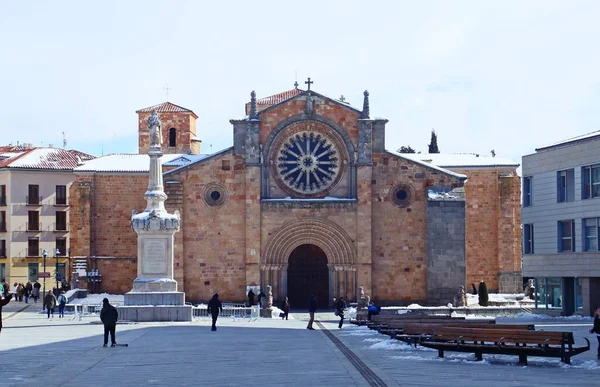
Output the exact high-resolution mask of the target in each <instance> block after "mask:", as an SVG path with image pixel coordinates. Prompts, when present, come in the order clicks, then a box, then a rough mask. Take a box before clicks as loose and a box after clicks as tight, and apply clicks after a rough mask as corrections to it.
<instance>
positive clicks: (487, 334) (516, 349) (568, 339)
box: [421, 327, 590, 365]
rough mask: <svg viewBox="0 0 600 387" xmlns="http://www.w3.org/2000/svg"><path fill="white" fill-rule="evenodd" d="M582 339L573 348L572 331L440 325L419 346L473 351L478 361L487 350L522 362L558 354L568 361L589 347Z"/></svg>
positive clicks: (557, 355) (568, 362)
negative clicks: (580, 342)
mask: <svg viewBox="0 0 600 387" xmlns="http://www.w3.org/2000/svg"><path fill="white" fill-rule="evenodd" d="M585 340H586V342H587V346H585V347H575V346H574V345H575V340H574V338H573V333H572V332H553V331H531V330H517V329H506V328H502V329H482V328H457V327H441V328H439V329H437V330H435V331H434V332H433V334H432V336H431V339H430V340H429V341H422V342H421V345H422V346H424V347H428V348H434V349H437V350H438V356H439V357H444V351H455V352H470V353H474V354H475V357H476V358H477V360H483V356H482V355H483V354H484V353H489V354H498V355H518V356H519V363H520V364H525V365H526V364H527V357H528V356H542V357H557V358H560V359H561V361H562V362H564V363H566V364H571V357H572V356H575V355H578V354H580V353H582V352H585V351H588V350H589V349H590V342H589V340H588V339H585Z"/></svg>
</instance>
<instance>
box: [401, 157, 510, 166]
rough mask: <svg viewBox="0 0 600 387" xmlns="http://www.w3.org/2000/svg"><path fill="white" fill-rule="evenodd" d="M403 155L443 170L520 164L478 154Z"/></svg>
mask: <svg viewBox="0 0 600 387" xmlns="http://www.w3.org/2000/svg"><path fill="white" fill-rule="evenodd" d="M401 155H402V156H405V157H406V158H409V159H411V160H420V161H423V162H426V163H430V164H433V165H437V166H438V167H442V168H458V167H518V166H519V163H518V162H516V161H513V160H510V159H505V158H501V157H491V156H482V155H479V154H476V153H401Z"/></svg>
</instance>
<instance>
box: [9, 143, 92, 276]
mask: <svg viewBox="0 0 600 387" xmlns="http://www.w3.org/2000/svg"><path fill="white" fill-rule="evenodd" d="M91 158H92V156H90V155H86V154H84V153H81V152H77V151H73V150H64V149H57V148H33V147H31V146H29V145H26V146H6V147H0V279H2V280H5V281H6V282H7V283H9V284H11V285H12V284H14V283H15V282H16V283H27V282H28V281H32V282H33V281H37V280H41V279H42V278H47V281H48V282H49V283H50V284H52V283H54V282H55V281H63V280H65V279H68V272H69V268H68V254H69V246H70V244H69V212H70V207H69V205H70V200H69V188H70V185H71V184H72V182H73V179H74V175H73V168H75V167H76V166H77V165H78V164H81V163H82V162H83V161H85V160H89V159H91ZM44 252H46V258H45V259H44ZM44 261H46V262H44ZM44 263H46V269H45V270H44Z"/></svg>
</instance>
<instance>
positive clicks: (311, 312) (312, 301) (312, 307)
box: [306, 294, 317, 331]
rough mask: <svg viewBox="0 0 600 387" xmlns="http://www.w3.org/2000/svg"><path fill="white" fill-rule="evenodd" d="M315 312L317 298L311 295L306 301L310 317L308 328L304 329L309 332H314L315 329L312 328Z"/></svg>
mask: <svg viewBox="0 0 600 387" xmlns="http://www.w3.org/2000/svg"><path fill="white" fill-rule="evenodd" d="M316 311H317V297H316V296H315V295H314V294H313V295H312V296H310V299H309V300H308V315H309V316H310V320H308V326H307V327H306V329H310V330H311V331H314V330H315V328H313V322H315V312H316Z"/></svg>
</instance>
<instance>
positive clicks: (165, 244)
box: [117, 111, 192, 321]
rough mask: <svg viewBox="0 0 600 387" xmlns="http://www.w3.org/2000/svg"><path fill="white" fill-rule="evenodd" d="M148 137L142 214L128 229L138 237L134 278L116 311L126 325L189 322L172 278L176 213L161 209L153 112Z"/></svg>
mask: <svg viewBox="0 0 600 387" xmlns="http://www.w3.org/2000/svg"><path fill="white" fill-rule="evenodd" d="M148 130H149V133H150V150H149V151H148V156H149V157H150V173H149V175H150V178H149V181H148V190H147V191H146V193H145V194H144V198H145V199H146V202H147V203H148V204H147V206H146V209H145V210H144V212H142V213H140V214H137V213H135V211H133V213H132V216H131V227H132V228H133V230H134V231H135V232H136V233H137V234H138V262H137V263H138V264H137V278H136V279H135V280H134V281H133V289H132V290H131V291H130V292H129V293H126V294H125V305H124V306H120V307H118V308H117V310H118V311H119V315H120V318H121V319H122V320H127V321H192V307H191V306H190V305H185V294H184V293H183V292H178V291H177V281H175V279H174V278H173V257H174V253H173V239H174V235H175V233H176V232H177V231H179V225H180V219H179V212H177V211H175V213H174V214H169V213H168V212H167V210H166V209H165V200H167V195H166V194H165V192H164V189H163V176H162V163H161V158H162V150H161V147H160V144H161V139H162V135H161V123H160V120H159V118H158V114H157V113H156V112H155V111H154V112H152V115H151V116H150V118H149V119H148Z"/></svg>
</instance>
